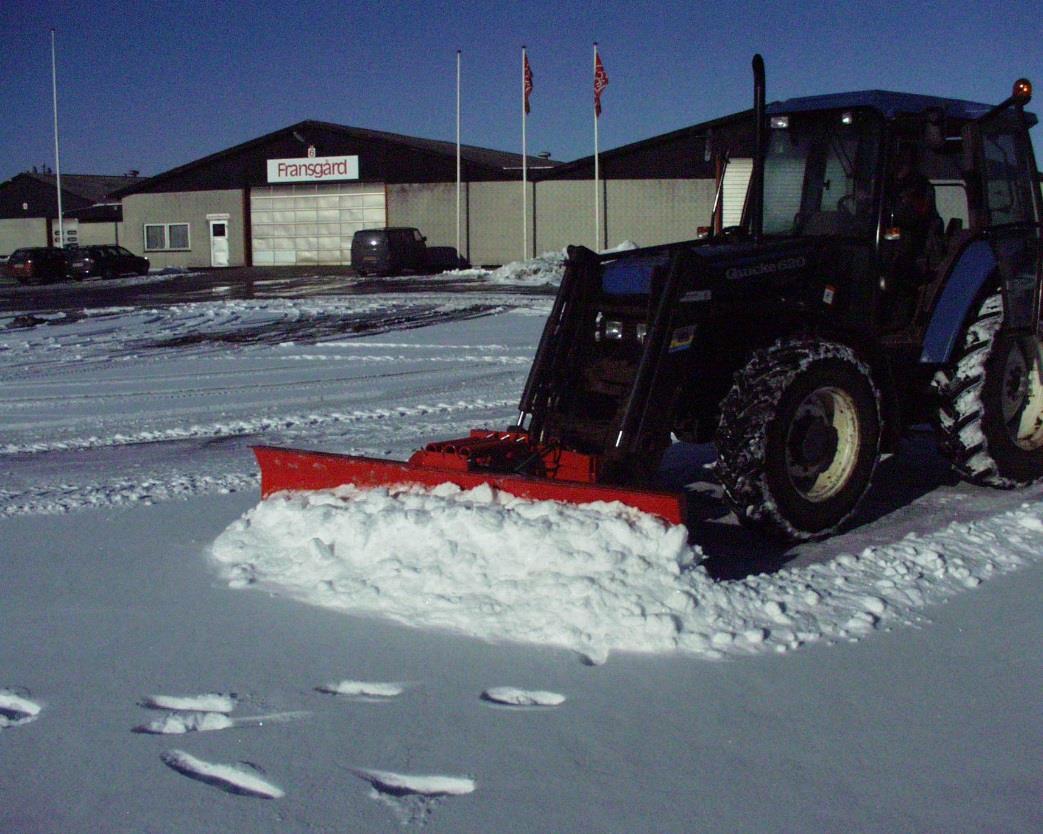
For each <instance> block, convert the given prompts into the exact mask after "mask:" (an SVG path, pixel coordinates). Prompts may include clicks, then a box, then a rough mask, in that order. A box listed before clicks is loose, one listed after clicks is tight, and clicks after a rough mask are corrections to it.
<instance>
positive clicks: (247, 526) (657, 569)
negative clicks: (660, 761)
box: [211, 485, 1043, 663]
mask: <svg viewBox="0 0 1043 834" xmlns="http://www.w3.org/2000/svg"><path fill="white" fill-rule="evenodd" d="M1041 515H1043V502H1037V503H1034V504H1025V505H1023V506H1022V508H1021V509H1019V510H1015V511H1012V512H1008V513H1005V514H1001V515H998V516H995V517H992V518H988V519H985V520H982V521H977V522H974V523H969V524H961V523H956V524H952V525H950V526H949V527H947V528H945V529H943V530H940V531H937V532H935V533H933V534H930V535H926V536H918V535H909V536H907V537H906V538H904V539H902V540H900V541H898V542H895V543H893V544H889V545H886V546H883V547H871V548H867V549H866V550H864V551H863V552H862V553H861V554H858V555H852V554H842V555H840V556H837V557H836V558H835V559H833V560H832V561H830V562H828V563H824V564H815V565H811V566H807V567H801V568H794V569H790V570H783V571H780V572H779V573H777V574H774V575H770V576H769V575H764V576H751V577H748V578H746V579H743V580H740V581H731V582H717V581H715V580H713V579H712V578H711V577H710V575H709V574H708V573H707V572H706V570H705V569H704V568H703V567H701V566H700V565H699V562H700V561H701V558H702V554H701V551H700V550H699V548H698V547H697V546H689V545H688V544H687V542H686V536H687V530H686V529H685V528H684V527H679V526H675V527H671V526H669V525H666V524H664V523H662V522H661V521H659V520H658V519H655V518H653V517H651V516H647V515H644V514H642V513H638V512H636V511H634V510H632V509H630V508H627V507H623V506H621V505H606V504H589V505H585V506H582V507H578V506H572V505H565V504H556V503H554V502H548V501H543V502H532V501H525V500H522V499H518V498H515V497H514V496H510V495H506V494H502V493H497V492H495V491H494V490H492V489H491V488H489V487H488V486H482V487H479V488H477V489H474V490H470V491H467V492H461V491H460V490H459V489H457V488H456V487H453V486H451V485H445V486H442V487H439V488H437V489H435V490H433V491H424V490H419V489H401V490H394V491H388V490H370V491H360V490H356V489H354V488H352V487H341V488H339V489H337V490H334V491H331V492H311V493H298V494H283V495H278V496H273V497H272V498H270V499H268V500H267V501H264V502H261V503H260V504H259V505H257V506H256V507H255V508H254V509H252V510H251V511H249V512H248V513H247V514H246V515H245V516H244V517H243V518H242V519H240V520H239V521H237V522H235V523H234V524H232V525H231V526H230V527H229V528H228V529H227V530H225V532H224V533H222V534H221V536H219V537H218V539H217V540H216V541H215V543H214V544H213V546H212V549H211V553H212V558H213V561H214V563H215V565H216V567H217V569H218V570H219V572H220V574H221V576H222V577H224V578H225V579H226V580H227V581H228V582H229V583H230V584H231V585H232V586H234V587H246V586H250V585H256V586H257V587H259V588H263V589H265V590H268V591H275V592H280V593H284V594H287V595H289V596H292V597H295V598H297V599H301V600H304V601H306V602H309V603H312V604H315V605H322V606H327V607H332V608H336V609H341V610H344V611H351V612H358V613H367V614H378V615H383V616H386V617H390V618H392V619H395V620H398V621H400V622H403V623H406V624H409V625H413V626H418V627H425V628H447V629H452V630H455V631H458V632H462V633H465V634H468V635H471V636H474V637H479V638H482V639H487V640H511V641H518V642H530V643H539V644H544V645H553V646H560V647H565V648H569V649H572V650H575V651H577V652H580V653H581V654H583V655H584V656H586V657H587V658H588V659H589V660H590V661H591V662H595V663H600V662H603V661H604V660H605V659H606V658H607V657H608V654H609V652H611V651H613V650H618V651H638V652H672V651H683V652H689V653H692V654H695V655H698V656H702V657H706V658H723V657H727V656H735V655H746V654H753V653H760V652H764V651H776V652H785V651H789V650H792V649H795V648H797V647H799V646H801V645H804V644H807V643H813V642H817V641H821V640H835V639H857V638H859V637H861V636H863V635H865V634H866V633H868V632H870V631H872V630H873V629H875V628H878V627H880V626H882V625H886V624H893V623H907V622H911V621H913V620H914V619H916V618H917V617H918V616H919V611H920V609H922V608H923V607H924V606H925V605H928V604H931V603H935V602H939V601H942V600H944V599H946V598H948V597H951V596H952V595H954V594H956V593H959V592H961V591H963V590H966V589H967V588H973V587H975V586H976V585H978V584H980V583H981V582H982V581H984V580H986V579H988V578H989V577H991V576H993V575H996V574H1000V573H1005V572H1008V571H1011V570H1014V569H1015V568H1017V567H1019V566H1020V565H1023V564H1026V563H1028V562H1031V561H1035V560H1038V559H1040V558H1041V556H1043V547H1041V546H1040V545H1041V542H1043V539H1041V536H1040V533H1041V526H1040V522H1039V516H1041Z"/></svg>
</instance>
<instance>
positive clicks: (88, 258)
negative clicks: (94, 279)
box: [69, 246, 149, 280]
mask: <svg viewBox="0 0 1043 834" xmlns="http://www.w3.org/2000/svg"><path fill="white" fill-rule="evenodd" d="M148 269H149V260H148V258H142V257H140V256H139V255H135V254H134V253H133V252H131V251H130V250H128V249H124V248H123V247H122V246H81V247H80V248H79V249H76V250H74V252H73V253H72V259H71V261H70V262H69V273H70V274H71V275H72V277H73V278H78V279H81V280H82V279H83V278H88V277H90V276H92V275H100V276H101V277H102V278H115V277H117V276H119V275H145V274H146V273H148Z"/></svg>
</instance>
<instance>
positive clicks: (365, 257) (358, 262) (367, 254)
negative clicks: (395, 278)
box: [351, 226, 427, 275]
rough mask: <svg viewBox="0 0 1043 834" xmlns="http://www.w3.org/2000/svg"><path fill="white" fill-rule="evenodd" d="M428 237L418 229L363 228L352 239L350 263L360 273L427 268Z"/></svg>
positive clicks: (405, 227) (385, 273)
mask: <svg viewBox="0 0 1043 834" xmlns="http://www.w3.org/2000/svg"><path fill="white" fill-rule="evenodd" d="M426 240H427V238H426V237H424V236H423V235H422V234H420V230H419V229H414V228H412V227H411V226H391V227H389V228H387V229H364V230H363V231H361V232H355V236H354V237H353V238H352V239H351V266H352V268H353V269H354V270H355V271H356V272H357V273H358V274H359V275H396V274H397V273H399V272H402V271H404V270H411V271H413V272H419V271H422V270H424V269H426V268H427V245H426V243H425V241H426Z"/></svg>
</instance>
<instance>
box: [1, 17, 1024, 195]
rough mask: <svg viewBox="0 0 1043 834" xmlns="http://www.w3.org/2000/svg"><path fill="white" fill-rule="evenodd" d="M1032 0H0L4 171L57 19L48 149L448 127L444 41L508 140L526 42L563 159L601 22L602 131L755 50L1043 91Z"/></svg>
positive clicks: (586, 92) (744, 70)
mask: <svg viewBox="0 0 1043 834" xmlns="http://www.w3.org/2000/svg"><path fill="white" fill-rule="evenodd" d="M1041 21H1043V3H1040V2H1003V0H999V1H998V2H992V3H985V2H982V3H977V2H973V3H971V2H906V3H894V2H862V3H844V2H819V0H809V2H778V3H761V2H731V3H699V2H691V0H684V1H682V0H676V1H675V0H669V2H656V3H644V2H626V3H623V2H621V3H593V2H590V3H581V2H568V0H558V2H552V0H539V1H538V2H458V3H451V2H450V3H436V2H426V0H425V1H424V2H421V1H420V0H417V2H394V0H385V2H339V3H335V2H325V3H319V2H307V0H305V2H299V3H288V2H282V3H277V2H256V3H249V2H243V3H228V2H205V3H204V2H196V1H195V0H182V1H181V2H166V0H160V1H159V2H147V3H146V2H126V3H115V2H105V1H104V0H100V1H99V0H92V2H57V1H56V0H2V2H0V37H2V41H0V85H2V86H0V111H2V114H3V117H2V119H0V180H3V179H7V178H8V177H11V176H13V175H14V174H16V173H18V172H19V171H22V170H26V169H28V168H31V167H32V166H33V165H41V164H49V165H52V166H53V163H54V140H53V135H52V127H51V86H50V85H51V76H50V36H49V30H50V28H51V27H52V26H54V27H56V28H57V30H58V72H59V78H58V83H59V117H60V120H61V141H62V147H61V152H62V170H63V171H65V172H69V173H121V172H123V171H126V170H128V169H130V168H137V169H140V170H141V171H142V172H143V173H146V174H154V173H158V172H159V171H162V170H165V169H167V168H170V167H173V166H175V165H180V164H183V163H185V162H188V161H191V160H193V159H196V158H198V157H200V156H204V155H206V154H208V153H212V152H214V151H218V150H221V149H223V148H226V147H229V146H231V145H234V144H236V143H238V142H242V141H245V140H248V139H252V138H254V137H256V136H259V135H261V134H263V133H266V132H269V131H272V130H276V129H278V128H280V127H284V126H286V125H288V124H291V123H293V122H296V121H300V120H301V119H319V120H324V121H331V122H338V123H341V124H348V125H355V126H359V127H368V128H376V129H381V130H390V131H395V132H399V133H407V134H411V135H415V136H425V137H431V138H436V139H445V140H450V141H451V140H452V139H453V138H454V96H455V87H454V85H455V52H456V49H458V48H459V49H462V50H463V77H464V103H463V141H464V142H465V143H467V144H473V145H484V146H487V147H492V148H498V149H501V150H520V146H521V136H520V115H519V114H520V102H519V97H520V87H521V80H520V47H521V45H522V44H526V45H527V46H528V49H529V60H530V62H531V64H532V68H533V73H534V76H535V85H534V86H535V89H534V91H533V95H532V113H531V116H530V118H529V122H528V133H529V150H530V152H533V153H535V152H537V151H540V150H549V151H551V153H552V154H553V155H554V157H555V158H557V159H562V160H570V159H574V158H576V157H579V156H585V155H587V154H589V153H591V152H592V150H593V147H592V142H593V139H592V119H593V114H592V102H591V96H592V73H593V70H592V60H593V58H592V52H591V45H592V42H593V41H595V40H596V41H598V42H599V44H600V48H601V57H602V60H603V61H604V64H605V68H606V70H607V72H608V75H609V79H610V83H609V86H608V89H607V90H606V91H605V93H604V97H603V107H604V112H603V115H602V119H601V147H602V148H603V149H607V148H612V147H616V146H618V145H621V144H625V143H627V142H632V141H635V140H638V139H643V138H646V137H648V136H653V135H655V134H657V133H662V132H665V131H668V130H672V129H675V128H679V127H683V126H685V125H689V124H693V123H696V122H700V121H704V120H706V119H710V118H714V117H716V116H720V115H725V114H727V113H730V112H734V111H736V110H741V109H743V108H745V107H748V106H749V103H750V100H751V81H750V69H749V64H750V57H751V56H752V54H753V53H754V52H755V51H760V52H761V53H763V55H764V57H765V60H766V62H767V67H768V98H769V99H774V98H787V97H790V96H798V95H811V94H816V93H824V92H837V91H845V90H856V89H872V88H880V89H891V90H900V91H906V92H923V93H930V94H934V95H940V96H950V97H954V98H967V99H972V100H979V101H986V102H995V101H999V100H1000V99H1002V98H1005V97H1006V96H1007V95H1008V93H1009V90H1010V85H1011V82H1012V81H1013V80H1014V79H1015V78H1016V77H1018V76H1022V75H1024V76H1028V77H1029V78H1031V79H1033V81H1035V82H1036V84H1037V86H1039V89H1040V91H1041V92H1040V96H1043V49H1041V44H1043V23H1041ZM1030 109H1033V110H1036V111H1041V112H1043V106H1041V105H1040V104H1039V99H1037V102H1034V105H1033V106H1032V107H1031V108H1030ZM1038 132H1040V128H1036V129H1035V130H1034V131H1033V133H1038ZM1035 143H1036V146H1037V149H1038V148H1040V147H1041V142H1040V140H1039V139H1038V138H1036V140H1035Z"/></svg>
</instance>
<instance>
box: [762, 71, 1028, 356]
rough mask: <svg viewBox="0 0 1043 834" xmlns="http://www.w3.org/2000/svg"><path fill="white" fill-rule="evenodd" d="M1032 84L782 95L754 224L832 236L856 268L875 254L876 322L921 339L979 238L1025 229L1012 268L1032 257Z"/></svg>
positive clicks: (774, 109) (771, 121) (771, 231)
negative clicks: (958, 91)
mask: <svg viewBox="0 0 1043 834" xmlns="http://www.w3.org/2000/svg"><path fill="white" fill-rule="evenodd" d="M1030 94H1031V88H1030V86H1029V84H1028V82H1027V81H1024V80H1019V81H1018V82H1017V84H1016V85H1015V91H1014V94H1013V95H1012V96H1011V97H1010V98H1009V99H1007V101H1005V102H1003V103H1002V104H1000V105H998V106H996V107H991V106H989V105H985V104H976V103H974V102H966V101H959V100H954V99H941V98H936V97H931V96H919V95H910V94H904V93H890V92H884V91H866V92H860V93H845V94H838V95H830V96H815V97H811V98H802V99H792V100H788V101H783V102H777V103H774V104H772V105H770V106H768V107H767V108H766V114H765V117H764V121H765V122H766V128H765V131H766V132H765V137H764V139H763V149H764V150H763V157H762V159H763V173H762V175H761V176H762V180H763V197H762V198H761V202H760V205H762V207H763V208H762V209H761V211H760V214H761V216H760V217H759V218H755V217H753V216H752V213H753V212H756V211H757V206H758V197H759V195H757V194H751V195H750V199H749V200H748V203H747V217H746V221H745V222H746V225H747V227H748V228H750V229H751V230H753V229H756V228H757V227H758V226H759V231H760V232H761V233H762V234H763V236H764V238H766V239H769V240H770V239H780V238H811V237H818V238H830V239H831V240H832V241H835V242H836V243H835V244H834V246H833V248H834V249H836V248H837V247H839V246H843V247H846V251H847V255H846V257H848V258H850V259H851V260H852V268H853V271H855V272H862V271H864V263H865V261H866V259H870V260H871V261H872V268H871V272H872V273H873V278H874V282H875V283H876V284H877V285H878V288H879V291H878V292H876V293H875V295H876V302H875V304H874V305H873V306H874V314H875V315H874V322H875V327H876V330H877V331H878V332H880V333H882V334H885V335H886V337H887V338H889V339H890V340H892V341H894V342H896V343H898V342H903V341H906V342H909V343H910V344H912V343H915V342H918V341H919V340H920V339H922V338H923V336H924V333H925V331H926V329H927V327H928V325H929V318H930V313H931V312H932V310H933V308H934V305H935V303H936V302H937V301H938V300H939V297H938V291H939V290H940V288H941V287H942V285H943V283H944V281H945V279H946V276H947V275H948V274H949V273H950V271H951V270H952V268H953V266H954V265H955V264H956V263H957V261H958V259H959V258H960V257H961V255H962V254H963V252H964V251H965V250H966V248H967V246H968V245H969V244H971V243H972V242H973V241H974V240H975V239H981V238H983V236H986V234H987V235H988V236H989V237H991V238H995V237H996V236H997V235H999V237H1000V238H1002V239H1004V240H1007V241H1008V242H1012V241H1014V240H1021V241H1022V243H1021V244H1020V245H1019V244H1014V243H1011V246H1013V248H1014V249H1020V250H1022V251H1020V252H1014V251H1013V250H1011V249H1010V248H1009V247H1007V246H1006V245H1005V253H1006V256H1007V257H1009V258H1011V259H1012V260H1011V263H1010V267H1009V268H1010V269H1012V270H1013V271H1014V272H1018V271H1020V269H1021V267H1022V266H1024V265H1025V264H1034V263H1035V260H1036V257H1035V256H1036V251H1035V249H1036V246H1038V226H1037V224H1038V218H1039V216H1040V213H1039V208H1038V207H1037V206H1036V205H1035V199H1036V198H1035V197H1034V193H1036V192H1037V191H1038V190H1037V189H1034V188H1033V180H1034V164H1033V159H1032V153H1031V145H1030V141H1029V138H1028V128H1029V127H1031V126H1032V125H1033V124H1035V122H1036V118H1035V116H1033V115H1032V114H1029V113H1025V112H1024V109H1023V106H1024V104H1025V103H1026V102H1027V101H1028V99H1029V96H1030ZM756 188H757V184H756V177H755V178H754V181H753V183H752V184H751V189H756ZM1026 243H1027V244H1028V245H1027V247H1026ZM827 246H828V245H827ZM1008 250H1009V251H1008ZM841 257H842V258H843V257H844V256H843V255H841ZM834 262H835V259H834ZM1019 264H1020V265H1021V266H1019ZM1030 271H1031V270H1030Z"/></svg>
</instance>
